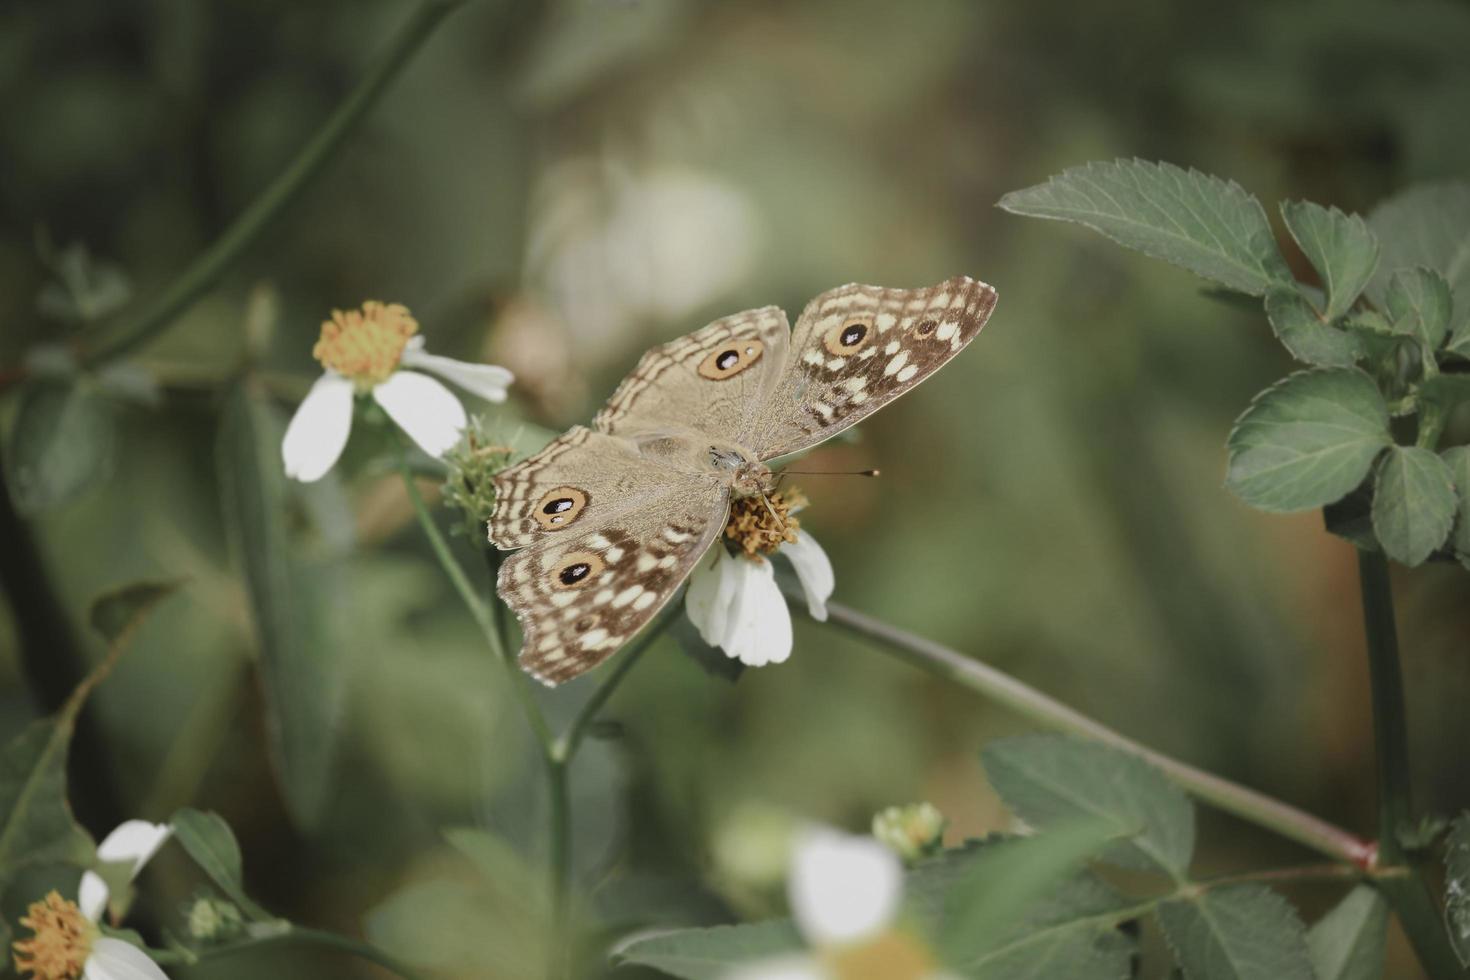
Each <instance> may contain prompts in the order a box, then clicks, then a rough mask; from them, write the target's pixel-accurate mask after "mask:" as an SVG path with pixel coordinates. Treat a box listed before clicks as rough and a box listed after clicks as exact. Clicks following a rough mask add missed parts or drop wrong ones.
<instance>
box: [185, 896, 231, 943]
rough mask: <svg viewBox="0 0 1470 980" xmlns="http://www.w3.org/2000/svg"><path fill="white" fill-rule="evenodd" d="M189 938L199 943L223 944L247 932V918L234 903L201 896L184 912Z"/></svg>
mask: <svg viewBox="0 0 1470 980" xmlns="http://www.w3.org/2000/svg"><path fill="white" fill-rule="evenodd" d="M184 921H185V927H186V928H187V929H188V932H189V937H190V938H191V939H193V940H194V941H195V942H198V943H206V944H208V943H222V942H227V941H229V940H231V939H236V938H238V937H239V936H240V935H241V934H243V933H244V932H245V917H244V916H243V915H241V914H240V910H239V909H238V908H236V907H235V904H234V903H233V902H228V901H225V900H224V899H222V898H215V897H213V896H209V895H200V896H198V897H196V898H195V899H194V900H193V901H191V902H190V903H189V905H188V907H187V908H186V909H185V911H184Z"/></svg>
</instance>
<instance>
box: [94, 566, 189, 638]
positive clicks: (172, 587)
mask: <svg viewBox="0 0 1470 980" xmlns="http://www.w3.org/2000/svg"><path fill="white" fill-rule="evenodd" d="M180 585H182V583H181V582H177V581H175V582H133V583H130V584H128V585H124V586H122V587H120V588H116V589H112V590H110V591H108V592H104V593H102V594H101V595H99V596H98V597H97V598H95V599H93V600H92V606H91V608H90V609H89V610H88V611H87V622H89V623H91V624H92V628H93V629H94V630H96V631H97V632H98V633H101V634H102V638H103V639H104V640H106V641H107V642H108V644H109V645H110V644H114V643H120V642H123V641H124V640H126V639H127V636H128V634H129V633H130V632H131V631H132V630H134V629H136V628H137V627H138V626H139V624H140V623H142V621H143V619H144V618H145V617H146V616H147V615H148V614H149V613H150V612H151V611H152V610H153V607H154V606H156V605H158V603H160V602H162V601H163V600H164V599H166V598H168V597H169V596H171V595H173V594H174V593H175V592H177V591H178V589H179V587H180Z"/></svg>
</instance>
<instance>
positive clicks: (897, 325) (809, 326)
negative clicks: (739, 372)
mask: <svg viewBox="0 0 1470 980" xmlns="http://www.w3.org/2000/svg"><path fill="white" fill-rule="evenodd" d="M994 308H995V290H994V289H992V288H990V287H989V286H987V285H986V284H985V283H983V282H977V281H975V280H973V279H969V278H966V277H964V276H958V277H956V278H954V279H947V280H945V281H944V282H942V283H940V284H939V285H937V286H930V287H928V288H926V289H884V288H882V287H879V286H863V285H857V284H854V285H849V286H841V287H839V288H837V289H832V290H828V291H827V292H825V293H822V294H821V295H820V296H818V297H816V298H815V299H813V300H812V301H811V302H810V303H808V304H807V307H806V309H805V310H803V311H802V314H801V317H800V318H799V319H798V320H797V321H796V328H795V330H794V331H793V332H792V336H791V358H790V362H789V365H788V367H787V370H786V371H785V372H784V374H783V375H782V377H781V379H780V382H779V384H778V385H777V387H776V389H775V391H774V392H772V394H771V395H770V397H768V398H767V399H766V401H765V402H764V403H763V404H762V405H761V411H760V414H759V415H758V416H757V417H756V419H755V420H754V424H753V426H752V431H751V434H750V436H749V441H748V442H746V443H745V444H746V445H748V446H749V447H750V448H751V449H754V450H755V451H756V452H757V453H759V454H760V457H761V458H762V459H773V458H775V457H777V456H784V455H786V454H788V453H794V452H797V451H799V450H802V449H807V448H809V447H811V446H814V445H816V444H817V443H819V442H822V441H823V440H824V439H828V438H831V437H832V436H834V435H836V434H837V433H839V432H841V431H842V430H843V429H845V428H847V427H848V426H850V425H853V424H854V423H856V422H858V421H861V420H862V419H864V418H866V417H867V416H869V415H871V414H873V413H874V412H876V411H877V410H878V409H880V408H882V407H883V406H884V405H887V404H888V403H889V402H891V401H893V399H895V398H897V397H898V396H899V395H901V394H903V393H904V392H906V391H908V390H909V389H910V388H913V387H914V386H915V385H917V384H919V382H921V381H923V380H924V379H925V378H927V377H929V376H930V375H931V374H933V373H934V372H935V371H937V370H939V369H940V368H941V367H943V366H944V365H945V364H947V363H949V360H950V359H951V358H952V357H954V356H955V355H956V354H958V353H959V352H960V351H961V350H963V349H964V348H965V345H966V344H968V343H969V342H970V341H972V340H974V339H975V336H976V335H977V334H979V332H980V328H981V327H983V326H985V321H986V320H987V319H989V317H990V311H991V310H992V309H994Z"/></svg>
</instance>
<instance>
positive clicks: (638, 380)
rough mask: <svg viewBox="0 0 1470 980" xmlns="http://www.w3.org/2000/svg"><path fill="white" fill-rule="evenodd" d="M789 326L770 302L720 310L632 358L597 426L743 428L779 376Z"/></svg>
mask: <svg viewBox="0 0 1470 980" xmlns="http://www.w3.org/2000/svg"><path fill="white" fill-rule="evenodd" d="M790 336H791V329H790V327H789V326H787V323H786V314H785V313H784V312H783V311H781V310H780V309H777V308H776V307H774V306H766V307H762V308H761V309H758V310H746V311H745V312H744V313H736V314H735V315H733V316H727V317H721V318H720V319H718V320H716V321H714V322H713V323H711V324H709V325H708V326H706V327H704V328H702V329H700V330H696V331H695V332H694V333H691V334H689V335H688V336H685V337H680V338H679V339H678V340H673V341H670V342H669V343H667V344H661V345H659V346H658V347H655V348H653V349H652V350H650V351H649V352H648V353H646V354H644V355H643V357H642V358H641V359H640V360H639V361H638V364H637V366H636V367H634V368H633V373H632V374H629V375H628V377H627V378H625V379H624V380H623V383H622V384H620V385H619V386H618V390H617V391H615V392H613V396H612V397H611V398H609V399H608V401H607V405H606V406H605V407H604V408H603V410H602V411H600V412H598V413H597V418H596V419H595V420H594V422H593V426H594V427H595V428H596V429H597V430H598V431H600V432H607V433H612V434H618V435H626V434H629V433H634V432H658V431H663V430H666V429H669V428H683V429H692V430H695V431H698V432H704V433H708V434H711V435H715V436H718V437H721V438H723V439H727V440H736V439H738V438H739V437H740V436H742V435H744V434H745V433H746V432H747V431H748V430H749V428H750V425H751V424H752V422H753V421H754V420H755V418H756V417H757V415H758V413H759V410H760V406H761V405H763V404H765V402H766V400H767V399H768V398H769V397H770V395H771V393H772V392H774V391H775V389H776V387H777V385H778V384H779V383H780V378H781V372H782V369H783V368H784V367H785V365H786V356H787V346H788V344H789V341H790Z"/></svg>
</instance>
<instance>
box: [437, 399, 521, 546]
mask: <svg viewBox="0 0 1470 980" xmlns="http://www.w3.org/2000/svg"><path fill="white" fill-rule="evenodd" d="M512 455H514V451H513V450H512V449H511V448H510V447H509V446H503V445H498V444H497V443H496V442H495V441H494V440H492V439H490V438H489V437H488V436H487V435H486V434H485V423H484V421H483V420H482V419H480V418H478V417H477V418H473V419H471V420H470V424H469V426H468V427H467V428H466V429H465V433H464V436H463V437H461V439H460V441H459V444H458V445H457V446H455V447H454V448H453V449H451V450H450V451H449V452H448V454H446V455H445V457H444V462H445V463H446V464H448V466H449V476H448V478H447V479H446V480H445V481H444V503H446V504H447V505H449V506H450V507H454V508H456V509H458V510H460V511H462V512H463V513H464V516H465V525H466V526H465V530H466V533H469V534H471V536H472V537H475V538H478V539H480V540H483V539H484V536H485V525H486V522H488V521H489V520H490V514H491V512H493V511H494V510H495V483H494V478H495V474H496V473H499V472H500V471H501V470H503V469H505V467H506V466H507V464H509V463H510V458H511V456H512Z"/></svg>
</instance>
